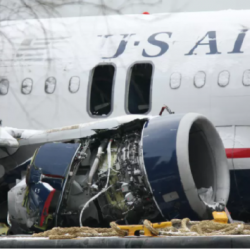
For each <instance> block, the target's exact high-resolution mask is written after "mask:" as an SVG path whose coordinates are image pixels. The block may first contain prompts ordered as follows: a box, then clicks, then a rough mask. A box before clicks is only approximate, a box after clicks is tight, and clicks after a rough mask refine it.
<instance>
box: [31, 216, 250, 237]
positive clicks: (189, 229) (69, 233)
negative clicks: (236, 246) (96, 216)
mask: <svg viewBox="0 0 250 250" xmlns="http://www.w3.org/2000/svg"><path fill="white" fill-rule="evenodd" d="M171 222H172V226H171V227H165V228H157V229H156V228H153V227H152V224H151V222H150V221H148V220H144V223H143V224H144V227H145V228H147V229H148V230H149V231H150V232H151V233H152V235H154V236H216V235H240V234H241V235H250V225H245V224H243V223H238V222H237V223H231V224H222V223H218V222H214V221H211V220H205V221H190V220H189V219H188V218H185V219H182V220H179V219H173V220H171ZM110 226H111V228H90V227H69V228H60V227H55V228H53V229H51V230H48V231H45V232H42V233H37V234H33V237H48V238H49V239H79V238H84V237H114V236H117V237H125V236H127V235H128V231H127V230H122V229H120V228H119V226H118V225H117V224H116V223H115V222H111V223H110ZM140 235H144V231H143V230H141V231H140Z"/></svg>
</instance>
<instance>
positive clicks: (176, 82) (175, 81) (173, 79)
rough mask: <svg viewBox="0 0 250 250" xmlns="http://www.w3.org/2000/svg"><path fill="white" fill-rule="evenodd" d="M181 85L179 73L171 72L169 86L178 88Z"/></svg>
mask: <svg viewBox="0 0 250 250" xmlns="http://www.w3.org/2000/svg"><path fill="white" fill-rule="evenodd" d="M180 86H181V74H180V73H173V74H172V75H171V76H170V88H171V89H178V88H179V87H180Z"/></svg>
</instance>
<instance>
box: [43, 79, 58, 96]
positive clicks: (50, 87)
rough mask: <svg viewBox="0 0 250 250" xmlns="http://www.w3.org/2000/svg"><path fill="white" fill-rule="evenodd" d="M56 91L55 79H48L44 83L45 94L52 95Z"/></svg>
mask: <svg viewBox="0 0 250 250" xmlns="http://www.w3.org/2000/svg"><path fill="white" fill-rule="evenodd" d="M55 89H56V78H55V77H49V78H47V79H46V81H45V92H46V93H47V94H53V93H54V92H55Z"/></svg>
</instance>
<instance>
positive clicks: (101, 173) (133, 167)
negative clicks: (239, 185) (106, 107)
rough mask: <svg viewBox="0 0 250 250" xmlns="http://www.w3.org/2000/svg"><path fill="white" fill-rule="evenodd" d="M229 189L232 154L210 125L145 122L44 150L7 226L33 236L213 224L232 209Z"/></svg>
mask: <svg viewBox="0 0 250 250" xmlns="http://www.w3.org/2000/svg"><path fill="white" fill-rule="evenodd" d="M93 130H94V129H93ZM229 182H230V177H229V169H228V165H227V159H226V155H225V149H224V147H223V144H222V141H221V139H220V137H219V135H218V133H217V131H216V129H215V128H214V126H213V125H212V123H211V122H210V121H209V120H208V119H206V118H205V117H204V116H202V115H199V114H195V113H188V114H184V115H176V114H172V115H168V116H157V117H144V118H142V119H134V120H133V121H130V122H127V123H124V124H122V125H120V126H118V127H114V128H112V129H110V128H109V129H105V128H103V129H95V134H94V135H91V136H87V137H83V138H78V139H77V140H76V139H74V140H72V141H64V142H53V143H47V144H44V145H42V146H40V147H39V148H38V149H37V150H36V152H35V154H34V156H33V158H32V161H31V163H30V166H29V168H28V170H27V174H26V178H25V179H23V180H22V181H21V182H19V183H18V184H17V185H16V186H15V187H13V188H12V189H11V190H10V191H9V193H8V208H9V214H8V221H9V223H10V224H11V225H12V231H13V232H14V233H27V232H35V231H41V230H46V229H50V228H52V227H54V226H61V227H66V226H67V227H68V226H93V227H96V226H104V227H105V226H108V223H109V222H111V221H116V222H118V223H119V224H139V223H142V221H143V220H144V219H149V220H150V221H153V222H157V221H162V220H170V219H173V218H184V217H189V218H190V219H193V220H194V219H208V218H210V216H211V211H212V210H213V209H220V207H223V206H225V205H226V203H227V200H228V196H229V189H230V183H229ZM14 204H15V205H14Z"/></svg>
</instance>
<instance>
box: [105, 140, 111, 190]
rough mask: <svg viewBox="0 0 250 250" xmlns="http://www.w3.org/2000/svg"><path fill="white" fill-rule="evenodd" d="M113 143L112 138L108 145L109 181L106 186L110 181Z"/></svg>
mask: <svg viewBox="0 0 250 250" xmlns="http://www.w3.org/2000/svg"><path fill="white" fill-rule="evenodd" d="M111 143H112V139H110V141H109V144H108V147H107V155H108V177H107V183H106V185H105V188H107V186H108V183H109V176H110V169H111Z"/></svg>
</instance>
